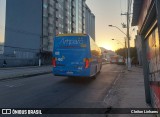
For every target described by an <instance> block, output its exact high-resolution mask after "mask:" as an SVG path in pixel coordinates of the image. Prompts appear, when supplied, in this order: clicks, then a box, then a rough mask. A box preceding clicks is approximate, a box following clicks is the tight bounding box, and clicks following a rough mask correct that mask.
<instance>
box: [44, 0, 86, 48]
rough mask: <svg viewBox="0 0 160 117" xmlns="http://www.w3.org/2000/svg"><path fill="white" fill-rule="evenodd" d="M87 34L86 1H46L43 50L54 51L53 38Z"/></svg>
mask: <svg viewBox="0 0 160 117" xmlns="http://www.w3.org/2000/svg"><path fill="white" fill-rule="evenodd" d="M62 33H85V0H44V3H43V44H42V45H43V50H44V51H52V49H53V37H54V36H55V35H56V34H62Z"/></svg>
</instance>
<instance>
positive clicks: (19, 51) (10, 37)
mask: <svg viewBox="0 0 160 117" xmlns="http://www.w3.org/2000/svg"><path fill="white" fill-rule="evenodd" d="M85 1H86V0H0V15H1V16H2V18H1V19H0V28H1V29H2V30H0V56H1V57H0V65H1V62H2V61H3V60H4V59H8V60H7V63H8V65H9V64H11V66H20V65H35V64H37V62H38V59H39V58H40V57H41V58H43V57H44V61H46V60H45V59H46V58H48V57H46V55H47V56H48V55H51V52H52V49H53V38H54V36H55V35H56V34H62V33H87V34H89V35H91V37H92V38H93V39H94V34H93V32H94V30H95V24H94V21H93V22H92V23H91V24H89V25H88V27H87V29H88V28H92V29H90V30H92V31H90V32H89V31H86V25H87V23H90V21H89V20H90V19H89V20H87V21H88V22H86V11H87V10H86V3H85ZM87 8H88V7H87ZM90 13H91V12H90ZM92 17H93V18H94V17H95V16H94V15H93V14H92ZM91 25H93V26H91ZM91 33H92V34H91ZM9 59H10V60H9ZM13 61H14V63H13Z"/></svg>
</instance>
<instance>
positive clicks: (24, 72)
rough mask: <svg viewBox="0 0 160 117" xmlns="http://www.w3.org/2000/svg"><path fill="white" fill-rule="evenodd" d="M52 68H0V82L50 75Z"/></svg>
mask: <svg viewBox="0 0 160 117" xmlns="http://www.w3.org/2000/svg"><path fill="white" fill-rule="evenodd" d="M51 71H52V66H41V67H39V66H27V67H13V68H12V67H11V68H0V80H4V79H11V78H18V77H29V76H35V75H40V74H47V73H51Z"/></svg>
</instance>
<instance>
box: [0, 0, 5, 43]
mask: <svg viewBox="0 0 160 117" xmlns="http://www.w3.org/2000/svg"><path fill="white" fill-rule="evenodd" d="M4 10H5V1H4V0H0V16H1V18H0V43H2V42H4V38H3V37H4V28H2V27H4V20H5V19H4V16H5V11H4Z"/></svg>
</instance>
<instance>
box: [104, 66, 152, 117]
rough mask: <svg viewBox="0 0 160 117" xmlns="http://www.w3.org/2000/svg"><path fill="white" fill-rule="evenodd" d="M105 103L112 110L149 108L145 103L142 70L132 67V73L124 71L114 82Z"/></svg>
mask: <svg viewBox="0 0 160 117" xmlns="http://www.w3.org/2000/svg"><path fill="white" fill-rule="evenodd" d="M105 103H106V104H108V105H110V106H111V107H112V108H128V109H130V108H150V107H149V106H148V105H147V104H146V102H145V91H144V79H143V70H142V68H140V67H132V71H128V70H124V72H123V73H122V74H121V75H120V76H119V78H118V79H117V81H116V82H115V84H114V86H113V87H112V89H111V90H110V91H109V95H108V96H107V97H106V99H105ZM109 117H155V115H152V114H125V115H124V114H120V115H114V114H113V115H109Z"/></svg>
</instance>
